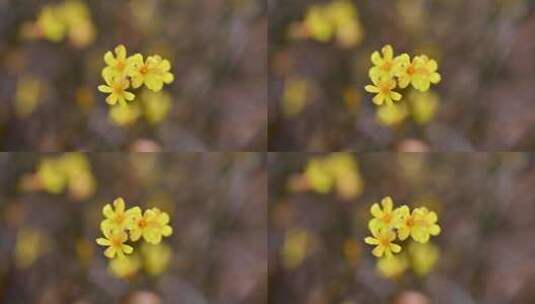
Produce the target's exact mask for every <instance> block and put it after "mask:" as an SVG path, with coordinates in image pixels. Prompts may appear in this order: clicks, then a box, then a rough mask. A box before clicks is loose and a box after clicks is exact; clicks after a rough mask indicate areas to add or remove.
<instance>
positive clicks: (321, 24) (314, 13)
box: [303, 5, 334, 42]
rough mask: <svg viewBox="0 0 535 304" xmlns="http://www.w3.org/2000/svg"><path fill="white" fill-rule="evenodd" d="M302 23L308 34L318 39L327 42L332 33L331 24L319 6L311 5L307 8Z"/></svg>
mask: <svg viewBox="0 0 535 304" xmlns="http://www.w3.org/2000/svg"><path fill="white" fill-rule="evenodd" d="M303 23H304V25H305V26H306V28H307V30H308V32H309V34H310V36H311V37H312V38H314V39H316V40H318V41H321V42H327V41H329V40H330V39H331V37H332V35H333V31H334V29H333V26H332V25H331V23H330V22H329V19H328V18H327V16H326V14H325V11H324V10H323V9H322V7H321V6H318V5H312V6H311V7H310V8H309V9H308V11H307V14H306V17H305V20H304V22H303Z"/></svg>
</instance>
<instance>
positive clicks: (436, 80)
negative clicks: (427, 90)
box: [429, 73, 442, 84]
mask: <svg viewBox="0 0 535 304" xmlns="http://www.w3.org/2000/svg"><path fill="white" fill-rule="evenodd" d="M429 80H431V82H432V83H434V84H437V83H439V82H440V80H442V77H441V76H440V74H439V73H433V74H431V77H429Z"/></svg>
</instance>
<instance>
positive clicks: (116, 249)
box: [97, 197, 173, 259]
mask: <svg viewBox="0 0 535 304" xmlns="http://www.w3.org/2000/svg"><path fill="white" fill-rule="evenodd" d="M102 214H103V215H104V220H102V222H101V223H100V230H101V231H102V234H103V235H104V238H98V239H97V244H99V245H101V246H107V247H108V248H107V249H106V250H105V251H104V255H105V256H106V257H108V258H110V259H113V258H114V257H115V256H117V257H124V255H125V254H131V253H132V252H133V251H134V248H133V247H132V246H130V245H127V244H125V243H126V242H127V241H128V240H130V241H132V242H136V241H138V240H140V239H141V238H143V239H144V240H145V242H148V243H150V244H153V245H156V244H159V243H160V242H161V240H162V237H167V236H170V235H171V234H172V233H173V229H172V228H171V226H169V215H168V214H167V213H165V212H162V211H160V209H158V208H151V209H147V210H145V212H142V211H141V208H139V207H137V206H136V207H133V208H130V209H126V206H125V202H124V200H123V199H122V198H120V197H119V198H117V199H116V200H115V201H113V207H112V206H111V205H110V204H106V205H105V206H104V208H103V209H102Z"/></svg>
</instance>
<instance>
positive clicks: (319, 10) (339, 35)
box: [290, 0, 364, 47]
mask: <svg viewBox="0 0 535 304" xmlns="http://www.w3.org/2000/svg"><path fill="white" fill-rule="evenodd" d="M290 35H291V36H294V37H296V38H301V37H303V38H311V39H314V40H317V41H320V42H328V41H330V40H331V39H333V38H334V39H336V41H337V43H338V44H339V45H340V46H341V47H353V46H355V45H358V44H359V43H360V42H361V41H362V38H363V36H364V31H363V29H362V25H361V23H360V20H359V16H358V11H357V9H356V7H355V6H354V5H353V4H352V3H351V2H350V1H347V0H338V1H333V2H331V3H329V4H326V5H312V6H311V7H310V8H309V9H308V11H307V13H306V15H305V18H304V20H303V22H302V23H299V24H294V26H292V27H291V28H290Z"/></svg>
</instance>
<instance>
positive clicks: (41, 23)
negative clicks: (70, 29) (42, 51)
mask: <svg viewBox="0 0 535 304" xmlns="http://www.w3.org/2000/svg"><path fill="white" fill-rule="evenodd" d="M37 26H38V27H39V29H40V30H41V31H42V33H43V36H44V37H45V38H46V39H48V40H50V41H53V42H59V41H61V40H62V39H63V37H64V36H65V32H66V31H67V27H66V26H65V24H64V23H63V22H62V20H61V16H60V14H58V11H57V10H56V9H55V8H54V7H53V6H45V7H44V8H43V10H42V11H41V12H40V13H39V16H38V17H37Z"/></svg>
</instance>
